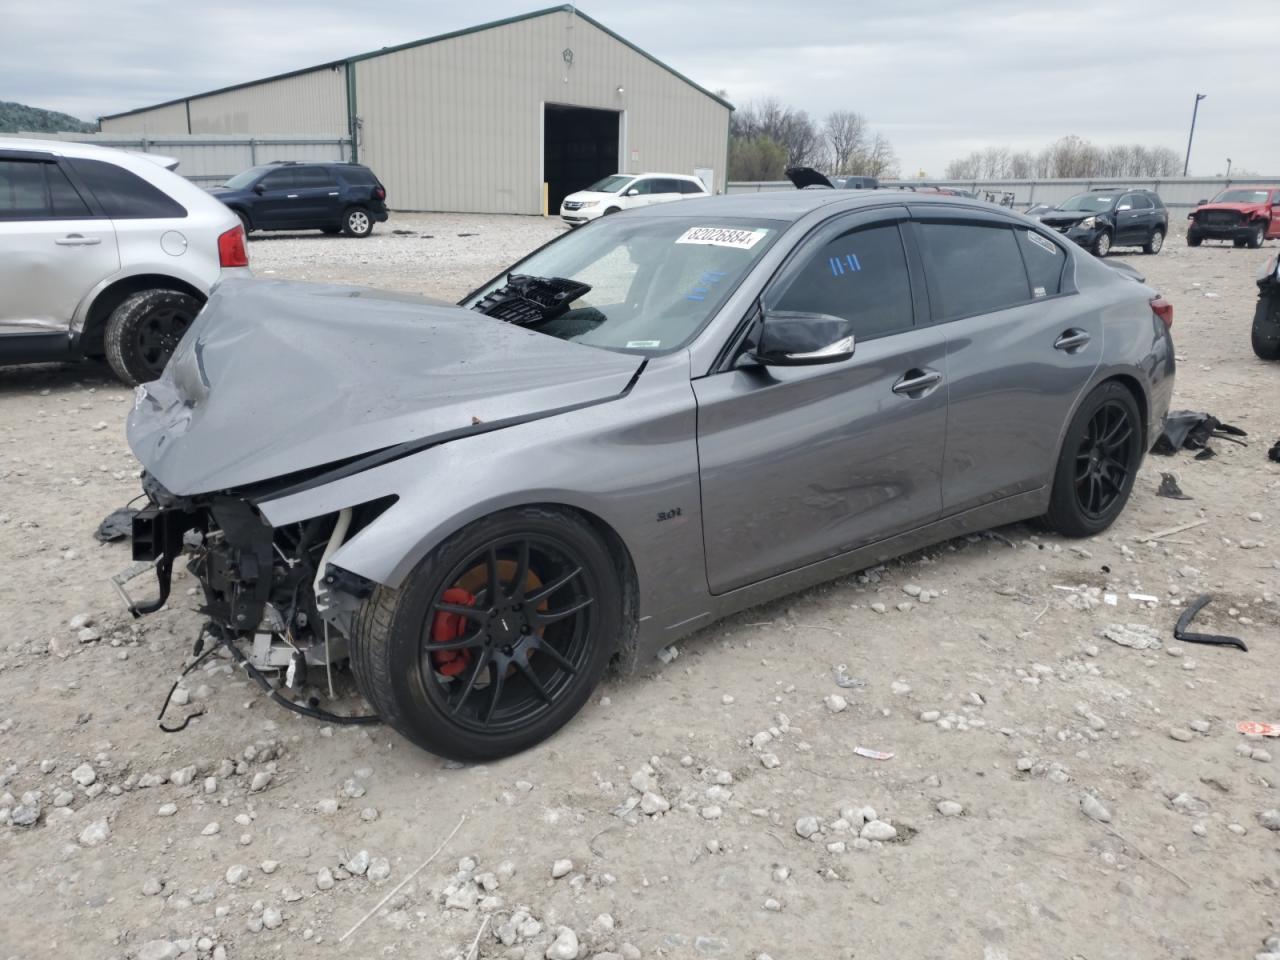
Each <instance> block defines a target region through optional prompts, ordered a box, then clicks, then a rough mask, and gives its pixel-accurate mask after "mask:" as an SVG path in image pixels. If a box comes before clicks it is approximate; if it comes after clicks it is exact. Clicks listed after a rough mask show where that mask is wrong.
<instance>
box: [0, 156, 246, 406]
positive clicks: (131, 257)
mask: <svg viewBox="0 0 1280 960" xmlns="http://www.w3.org/2000/svg"><path fill="white" fill-rule="evenodd" d="M164 163H165V161H164V160H163V158H156V157H152V156H150V155H148V154H136V153H126V152H124V151H121V150H111V149H107V148H104V147H94V146H86V145H82V144H76V143H68V142H63V141H58V140H20V139H17V138H9V137H0V363H29V362H34V361H48V360H72V359H77V358H80V357H98V356H103V355H105V356H106V358H107V362H108V363H110V364H111V369H112V370H114V371H115V373H116V375H117V376H118V377H119V378H120V379H121V380H123V381H124V382H125V383H127V384H130V385H131V386H132V385H136V384H138V383H142V382H144V381H147V380H154V379H156V378H157V377H159V376H160V372H161V371H162V370H163V369H164V365H165V363H166V362H167V361H168V359H169V355H170V354H171V353H172V352H173V348H174V347H176V346H177V345H178V341H179V340H181V339H182V334H183V333H184V332H185V330H186V329H187V327H188V326H189V325H190V323H191V321H192V320H193V319H195V315H196V314H197V313H198V312H199V311H200V307H201V306H202V305H203V304H204V301H205V299H206V298H207V297H208V295H209V290H210V289H211V288H212V287H213V285H214V284H215V283H217V282H218V280H219V279H220V278H222V277H224V276H227V275H234V274H239V275H245V276H247V275H249V269H248V268H249V259H248V256H247V254H246V252H245V244H244V228H243V227H241V225H240V219H239V218H238V217H237V216H236V215H235V213H233V212H232V211H231V210H229V209H228V208H227V207H225V206H224V205H223V204H221V203H219V202H218V201H217V200H215V199H214V198H213V197H211V196H210V195H209V194H207V193H205V191H203V190H201V189H200V188H199V187H197V186H195V185H194V184H193V183H191V182H190V181H187V180H184V179H183V178H182V177H180V176H178V175H177V174H176V173H173V172H171V170H167V169H165V166H164V165H163V164H164ZM171 163H172V162H171ZM172 165H174V166H176V163H173V164H172Z"/></svg>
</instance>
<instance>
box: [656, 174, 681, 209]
mask: <svg viewBox="0 0 1280 960" xmlns="http://www.w3.org/2000/svg"><path fill="white" fill-rule="evenodd" d="M683 196H684V194H683V193H682V192H681V188H680V181H679V180H675V179H672V178H670V177H660V178H659V179H657V180H655V181H654V183H653V195H652V196H651V197H650V198H649V202H650V203H670V202H671V201H672V200H679V199H680V198H681V197H683Z"/></svg>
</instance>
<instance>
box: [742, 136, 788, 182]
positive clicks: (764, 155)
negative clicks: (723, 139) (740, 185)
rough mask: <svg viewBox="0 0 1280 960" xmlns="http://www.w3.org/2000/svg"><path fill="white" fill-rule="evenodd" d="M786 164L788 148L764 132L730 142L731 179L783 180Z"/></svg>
mask: <svg viewBox="0 0 1280 960" xmlns="http://www.w3.org/2000/svg"><path fill="white" fill-rule="evenodd" d="M786 166H787V150H786V148H785V147H784V146H783V145H782V144H780V143H778V142H777V141H776V140H771V139H769V138H768V137H766V136H764V135H762V134H758V135H756V136H754V137H737V138H735V139H734V140H732V141H731V142H730V144H729V179H730V180H781V179H782V175H783V171H784V169H785V168H786Z"/></svg>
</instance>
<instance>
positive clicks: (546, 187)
mask: <svg viewBox="0 0 1280 960" xmlns="http://www.w3.org/2000/svg"><path fill="white" fill-rule="evenodd" d="M550 193H551V184H549V183H546V182H545V181H544V182H543V184H542V215H543V216H544V217H545V216H546V215H547V200H548V199H549V197H550Z"/></svg>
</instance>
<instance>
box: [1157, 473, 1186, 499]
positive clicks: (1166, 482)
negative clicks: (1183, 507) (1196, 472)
mask: <svg viewBox="0 0 1280 960" xmlns="http://www.w3.org/2000/svg"><path fill="white" fill-rule="evenodd" d="M1156 496H1157V497H1168V498H1169V499H1170V500H1190V499H1191V498H1190V497H1188V496H1187V495H1186V494H1185V493H1183V492H1182V488H1181V487H1180V486H1178V478H1177V477H1176V476H1175V475H1174V474H1172V473H1162V474H1160V486H1159V487H1157V488H1156Z"/></svg>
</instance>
